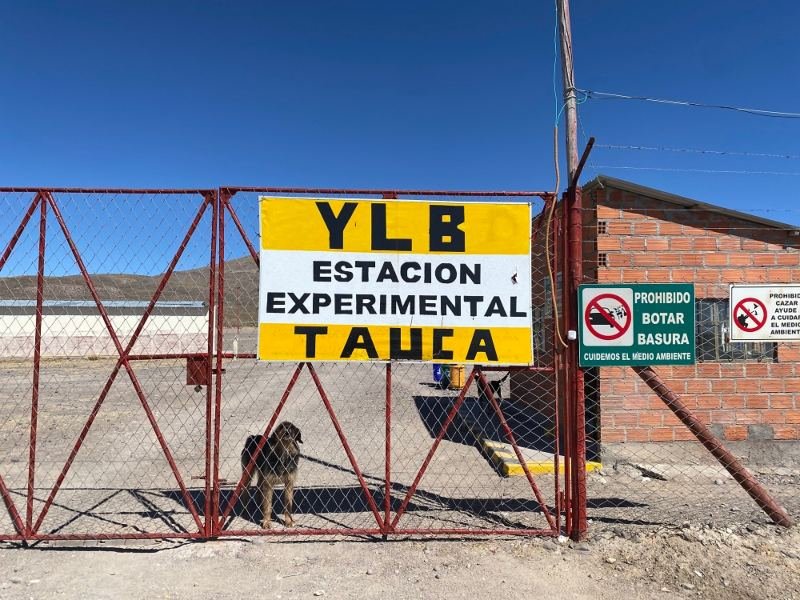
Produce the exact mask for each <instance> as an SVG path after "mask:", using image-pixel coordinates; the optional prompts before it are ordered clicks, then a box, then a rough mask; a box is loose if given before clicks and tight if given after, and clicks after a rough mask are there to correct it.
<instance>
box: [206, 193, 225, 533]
mask: <svg viewBox="0 0 800 600" xmlns="http://www.w3.org/2000/svg"><path fill="white" fill-rule="evenodd" d="M216 200H217V202H216V204H215V206H216V208H217V214H218V215H219V217H218V219H217V228H216V234H217V236H218V244H219V250H218V252H217V256H218V257H219V262H218V265H217V332H216V334H217V337H216V352H217V362H216V373H217V377H216V380H215V382H214V384H215V385H214V393H215V397H214V463H213V473H211V478H212V482H213V486H214V489H213V494H214V502H213V505H212V508H211V524H212V528H216V527H217V524H218V523H219V520H218V519H217V517H218V514H219V502H220V485H219V484H220V481H219V447H220V435H221V421H222V373H223V368H222V358H223V357H222V350H223V348H224V330H223V327H224V319H223V316H224V314H225V210H224V206H225V204H226V203H227V201H228V195H227V193H225V192H222V191H220V190H217V198H216ZM209 352H211V350H209ZM209 362H210V361H209ZM208 475H209V474H208V473H206V477H208ZM206 481H208V479H207V478H206ZM211 531H213V529H212V530H210V531H209V533H211Z"/></svg>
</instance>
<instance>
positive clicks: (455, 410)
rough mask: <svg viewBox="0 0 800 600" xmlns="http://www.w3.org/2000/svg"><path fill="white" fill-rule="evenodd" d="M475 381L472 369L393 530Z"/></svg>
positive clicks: (394, 523) (407, 495)
mask: <svg viewBox="0 0 800 600" xmlns="http://www.w3.org/2000/svg"><path fill="white" fill-rule="evenodd" d="M473 379H475V369H472V370H471V371H470V372H469V376H468V377H467V380H466V381H465V382H464V387H462V388H461V392H460V393H459V394H458V398H456V401H455V402H454V403H453V407H452V408H451V409H450V412H449V413H447V418H446V419H445V420H444V423H442V427H441V429H440V430H439V433H438V434H437V435H436V439H435V440H433V445H432V446H431V449H430V450H429V451H428V455H427V456H426V457H425V460H423V461H422V466H421V467H420V468H419V471H417V475H416V476H415V477H414V481H413V483H412V484H411V487H409V488H408V491H407V492H406V495H405V497H404V498H403V502H402V503H401V504H400V507H399V508H398V509H397V512H396V513H395V515H394V520H393V521H392V524H391V527H392V530H394V529H395V528H396V527H397V522H398V521H399V520H400V519H401V518H402V516H403V515H404V514H405V512H406V508H408V503H409V502H410V501H411V498H412V496H413V495H414V493H415V492H416V491H417V487H418V486H419V482H420V481H421V480H422V476H423V475H424V474H425V471H426V470H427V469H428V465H429V464H430V463H431V460H432V459H433V455H434V454H436V449H437V448H438V447H439V444H441V443H442V439H443V438H444V434H445V433H446V432H447V428H448V427H450V424H451V423H452V422H453V419H455V418H456V414H457V413H458V409H459V408H461V405H462V404H464V399H465V398H466V397H467V390H468V389H469V386H470V385H472V380H473Z"/></svg>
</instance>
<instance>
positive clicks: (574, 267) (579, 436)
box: [564, 144, 591, 540]
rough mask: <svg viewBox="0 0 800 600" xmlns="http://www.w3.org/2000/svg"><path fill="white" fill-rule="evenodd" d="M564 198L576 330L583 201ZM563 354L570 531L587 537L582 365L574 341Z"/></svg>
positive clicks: (571, 322) (569, 319)
mask: <svg viewBox="0 0 800 600" xmlns="http://www.w3.org/2000/svg"><path fill="white" fill-rule="evenodd" d="M590 150H591V144H590V145H589V146H588V147H587V149H586V150H585V151H584V156H583V158H584V159H585V158H586V157H588V153H589V151H590ZM567 200H568V202H569V212H568V214H567V219H568V220H567V236H566V237H567V240H568V242H567V243H568V254H567V257H568V261H567V273H568V274H569V277H565V278H564V281H565V284H564V287H565V288H569V295H568V298H567V303H566V304H567V306H566V307H565V311H566V314H565V318H564V322H565V323H567V328H568V329H571V330H573V331H576V332H577V331H578V326H579V319H580V315H579V312H580V311H579V309H578V287H579V286H580V284H581V283H582V282H583V214H582V207H583V204H582V195H581V190H580V188H577V189H576V188H574V187H573V188H571V189H570V190H569V193H568V195H567ZM567 282H568V285H567ZM567 307H568V308H567ZM566 355H567V356H568V358H569V362H568V365H569V366H568V369H567V371H566V373H567V380H566V384H567V385H568V386H570V388H571V394H570V400H571V403H572V406H573V409H572V418H573V422H572V423H570V424H569V427H570V428H571V429H572V431H573V436H574V438H573V464H574V468H573V469H572V473H571V475H572V487H573V490H574V492H573V495H572V509H573V511H574V515H573V517H574V518H573V521H572V531H571V532H570V535H571V537H572V539H574V540H582V539H584V538H585V537H586V533H587V531H588V528H589V523H588V518H587V510H588V500H587V496H586V400H585V398H584V392H585V390H584V376H583V369H581V368H580V366H579V364H578V342H577V341H572V342H571V343H570V345H569V348H568V349H567V352H566Z"/></svg>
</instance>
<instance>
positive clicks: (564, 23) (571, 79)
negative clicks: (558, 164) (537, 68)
mask: <svg viewBox="0 0 800 600" xmlns="http://www.w3.org/2000/svg"><path fill="white" fill-rule="evenodd" d="M556 4H557V6H558V33H559V38H560V39H561V83H562V88H563V91H564V118H565V120H566V124H567V127H566V129H567V134H566V136H567V172H568V174H569V178H568V179H567V181H568V182H570V183H572V178H573V177H575V172H576V171H577V169H578V107H577V102H576V95H575V72H574V70H573V67H572V27H571V25H570V18H569V0H557V2H556Z"/></svg>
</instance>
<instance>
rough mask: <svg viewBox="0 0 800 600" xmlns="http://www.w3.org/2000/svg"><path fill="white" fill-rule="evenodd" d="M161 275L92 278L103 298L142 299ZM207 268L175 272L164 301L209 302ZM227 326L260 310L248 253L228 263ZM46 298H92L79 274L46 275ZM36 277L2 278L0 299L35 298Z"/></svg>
mask: <svg viewBox="0 0 800 600" xmlns="http://www.w3.org/2000/svg"><path fill="white" fill-rule="evenodd" d="M162 277H163V274H162V275H152V276H148V275H129V274H125V273H118V274H106V273H103V274H93V275H92V281H93V282H94V285H95V287H96V289H97V293H98V294H99V296H100V298H101V299H102V300H143V301H148V300H150V299H151V298H152V297H153V293H154V292H155V291H156V287H157V286H158V283H159V282H160V281H161V278H162ZM208 277H209V269H208V267H203V268H198V269H190V270H186V271H175V272H174V273H173V274H172V276H171V277H170V280H169V283H168V284H167V287H166V288H165V289H164V291H163V293H162V295H161V299H162V300H195V301H201V302H206V303H207V302H208ZM224 287H225V325H226V326H228V327H246V326H253V325H255V323H256V317H257V313H258V267H257V266H256V264H255V262H254V261H253V259H252V258H250V257H249V256H247V257H243V258H236V259H233V260H229V261H227V262H226V263H225V281H224ZM44 298H45V299H46V300H91V299H92V296H91V294H90V293H89V289H88V288H87V286H86V283H85V282H84V280H83V277H81V276H80V275H69V276H66V277H46V278H45V284H44ZM35 299H36V277H35V276H29V275H26V276H16V277H0V300H35Z"/></svg>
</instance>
